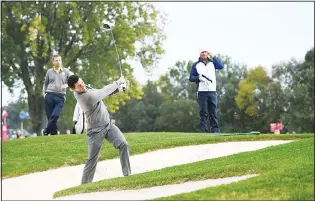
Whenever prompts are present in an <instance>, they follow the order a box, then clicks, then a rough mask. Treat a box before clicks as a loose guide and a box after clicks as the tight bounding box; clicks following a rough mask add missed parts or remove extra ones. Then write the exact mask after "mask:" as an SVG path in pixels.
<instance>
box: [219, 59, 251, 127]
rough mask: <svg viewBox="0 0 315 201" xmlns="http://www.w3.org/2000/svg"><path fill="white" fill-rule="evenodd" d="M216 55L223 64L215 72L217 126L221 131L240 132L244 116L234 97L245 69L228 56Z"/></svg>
mask: <svg viewBox="0 0 315 201" xmlns="http://www.w3.org/2000/svg"><path fill="white" fill-rule="evenodd" d="M218 57H219V59H220V61H221V62H222V63H223V64H224V68H223V69H222V70H219V71H217V73H216V80H217V94H218V118H219V126H220V129H221V131H223V132H242V131H243V129H244V128H243V127H242V122H244V117H243V115H242V113H241V111H240V109H239V108H238V107H237V105H236V102H235V97H236V95H237V92H238V91H239V82H240V80H242V79H243V78H244V77H245V75H246V74H247V69H246V66H244V65H240V64H236V63H232V59H231V58H230V57H228V56H223V55H218Z"/></svg>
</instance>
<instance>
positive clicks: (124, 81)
mask: <svg viewBox="0 0 315 201" xmlns="http://www.w3.org/2000/svg"><path fill="white" fill-rule="evenodd" d="M116 82H117V84H118V85H122V84H125V83H126V79H125V77H124V76H121V77H120V78H119V79H118V80H117V81H116Z"/></svg>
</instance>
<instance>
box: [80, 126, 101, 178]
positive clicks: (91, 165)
mask: <svg viewBox="0 0 315 201" xmlns="http://www.w3.org/2000/svg"><path fill="white" fill-rule="evenodd" d="M103 132H104V130H102V131H100V132H94V133H92V134H88V135H87V141H88V158H87V160H86V162H85V166H84V170H83V175H82V180H81V183H82V184H85V183H89V182H92V181H93V178H94V174H95V170H96V165H97V162H98V158H99V154H100V151H101V147H102V143H103V140H104V133H103Z"/></svg>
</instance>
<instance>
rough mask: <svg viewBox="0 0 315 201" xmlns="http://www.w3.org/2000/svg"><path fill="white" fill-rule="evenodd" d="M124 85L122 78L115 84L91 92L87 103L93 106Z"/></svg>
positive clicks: (124, 81)
mask: <svg viewBox="0 0 315 201" xmlns="http://www.w3.org/2000/svg"><path fill="white" fill-rule="evenodd" d="M124 83H126V80H125V78H124V77H120V78H119V79H118V80H117V81H116V82H114V83H112V84H109V85H106V86H104V87H103V88H102V89H97V90H93V91H91V95H90V96H89V100H88V102H89V103H91V104H95V103H97V102H98V101H100V100H102V99H103V98H105V97H107V96H110V95H112V94H113V93H114V92H115V91H116V90H119V87H120V85H122V84H124Z"/></svg>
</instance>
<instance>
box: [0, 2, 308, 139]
mask: <svg viewBox="0 0 315 201" xmlns="http://www.w3.org/2000/svg"><path fill="white" fill-rule="evenodd" d="M1 11H2V12H1V15H2V22H1V23H2V26H1V32H2V38H1V40H2V41H1V42H2V45H3V47H5V48H3V49H2V63H1V65H2V74H1V75H2V76H1V81H2V82H3V83H4V84H5V85H6V86H8V88H9V90H10V91H11V92H13V91H14V90H15V89H16V83H18V81H21V82H22V86H20V87H22V88H23V90H22V92H21V93H26V97H27V99H26V100H24V99H23V98H21V99H19V100H18V101H17V102H14V103H10V104H9V105H8V106H7V107H5V108H3V109H7V110H8V112H9V117H8V123H9V127H11V128H14V127H16V128H18V127H19V125H20V120H19V119H18V113H19V111H20V109H24V110H25V111H28V112H29V115H30V118H29V119H28V120H25V126H26V128H27V129H28V130H29V131H30V132H35V133H38V134H39V133H40V131H41V129H42V128H43V127H44V125H45V122H46V117H45V112H44V98H43V95H42V86H43V81H44V76H45V72H46V71H47V70H48V69H49V68H51V67H52V66H51V62H50V57H51V55H52V54H53V53H54V52H57V53H58V54H60V55H61V56H62V58H63V64H64V66H65V67H67V68H70V70H71V71H72V72H74V73H75V74H78V75H80V76H81V77H82V78H83V79H84V80H85V81H86V82H87V83H88V84H91V85H92V86H93V87H96V88H99V87H101V86H103V85H105V84H109V83H111V82H112V81H113V80H115V79H118V78H119V75H120V72H119V68H118V66H117V58H116V52H115V49H114V46H113V43H112V39H111V36H110V34H109V33H108V32H106V31H105V30H103V29H102V28H101V27H102V23H103V22H104V21H106V22H108V23H109V24H110V25H111V27H112V29H113V33H114V37H115V40H116V43H117V46H118V50H119V57H120V58H121V60H122V67H123V74H124V75H125V76H126V78H127V79H128V80H129V81H130V88H129V89H128V90H127V92H126V93H122V94H120V95H117V96H115V97H110V98H108V99H104V102H105V104H106V105H107V106H108V109H109V112H110V113H111V114H112V117H113V118H114V119H115V120H116V124H118V125H119V127H120V128H121V129H122V130H123V131H124V132H134V131H146V132H151V131H152V132H153V131H156V132H157V131H172V132H173V131H178V132H197V131H198V124H199V117H198V113H199V111H198V105H197V102H196V86H195V84H194V83H191V82H189V80H188V77H189V72H190V68H191V65H192V63H193V61H178V62H176V63H175V64H174V66H172V67H171V68H170V69H169V71H168V73H166V74H164V75H162V76H161V77H160V78H159V79H158V80H157V81H149V82H148V83H147V84H146V85H145V86H142V85H141V84H140V83H138V82H137V80H136V78H135V77H134V76H133V69H134V67H133V66H132V65H130V64H129V63H128V62H126V61H127V60H130V59H133V60H138V61H140V63H141V67H142V68H143V69H145V70H146V71H148V72H150V70H152V69H153V68H154V67H156V61H158V59H159V57H160V56H161V55H162V54H163V53H164V50H163V48H162V44H163V42H164V40H165V35H164V34H163V26H164V21H165V15H164V14H163V13H160V12H159V11H158V10H156V9H155V8H154V6H153V5H152V4H150V3H147V2H9V1H7V2H2V7H1ZM219 57H220V59H221V61H222V62H223V63H224V64H225V68H224V69H223V70H221V71H218V72H217V93H218V106H219V108H218V116H219V123H220V127H221V130H222V132H248V131H252V130H257V131H260V132H262V133H266V132H269V124H270V123H271V122H282V123H283V124H284V126H285V128H284V130H283V132H296V133H301V132H314V76H313V75H314V48H312V49H311V50H309V51H307V53H306V54H305V58H304V60H303V61H295V60H290V61H287V62H285V63H280V64H277V65H274V66H273V67H272V73H271V75H268V74H267V72H266V71H265V70H264V68H263V67H262V66H257V67H255V68H252V69H248V68H247V67H246V66H244V65H239V64H236V63H233V62H232V60H231V58H230V57H229V56H227V55H219ZM171 65H172V64H170V66H171ZM75 104H76V102H75V99H74V97H73V95H72V93H71V92H69V91H68V93H67V95H66V103H65V106H64V108H63V111H62V114H61V116H60V119H59V128H60V131H61V133H65V130H66V129H71V127H72V115H73V110H74V107H75Z"/></svg>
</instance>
